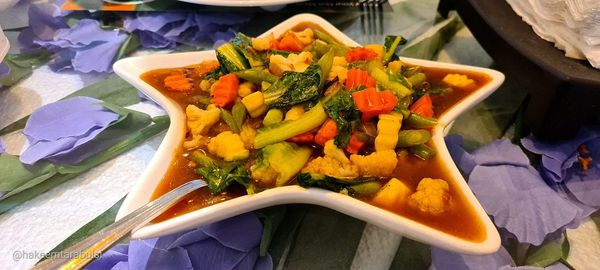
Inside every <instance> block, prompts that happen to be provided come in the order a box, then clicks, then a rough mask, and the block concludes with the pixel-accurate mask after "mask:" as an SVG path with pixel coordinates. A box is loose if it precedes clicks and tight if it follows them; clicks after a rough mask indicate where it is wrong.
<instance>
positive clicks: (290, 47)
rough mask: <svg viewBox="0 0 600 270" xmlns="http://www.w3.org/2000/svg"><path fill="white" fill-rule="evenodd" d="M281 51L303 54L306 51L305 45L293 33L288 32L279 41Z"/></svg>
mask: <svg viewBox="0 0 600 270" xmlns="http://www.w3.org/2000/svg"><path fill="white" fill-rule="evenodd" d="M277 47H278V49H279V50H284V51H292V52H301V51H302V50H303V49H304V43H302V41H300V39H298V37H296V35H295V34H294V33H292V32H287V33H286V34H285V35H284V36H283V37H282V38H281V40H280V41H279V44H278V46H277Z"/></svg>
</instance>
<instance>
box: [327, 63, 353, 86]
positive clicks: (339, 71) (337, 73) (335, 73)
mask: <svg viewBox="0 0 600 270" xmlns="http://www.w3.org/2000/svg"><path fill="white" fill-rule="evenodd" d="M335 77H338V80H339V82H340V83H343V82H345V81H346V79H348V69H347V68H345V67H342V66H332V67H331V71H330V72H329V74H328V75H327V80H330V81H331V80H333V79H335Z"/></svg>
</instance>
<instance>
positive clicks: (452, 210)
mask: <svg viewBox="0 0 600 270" xmlns="http://www.w3.org/2000/svg"><path fill="white" fill-rule="evenodd" d="M307 27H311V28H316V29H319V30H322V29H320V27H318V26H317V25H314V24H312V23H303V24H300V25H298V26H296V27H294V28H293V29H294V30H295V31H299V30H302V29H304V28H307ZM171 70H173V69H159V70H153V71H150V72H147V73H145V74H143V75H142V76H141V78H142V79H143V80H144V81H146V82H147V83H149V84H150V85H152V86H153V87H155V88H157V89H158V90H160V91H161V92H162V93H163V94H165V95H166V96H168V97H169V98H171V99H173V100H175V101H177V103H179V104H180V105H181V107H182V109H184V108H185V106H187V105H188V104H196V103H198V96H203V95H204V96H206V95H207V94H206V93H205V92H202V91H201V90H200V89H199V88H198V85H197V84H196V85H194V90H192V91H191V92H189V93H178V92H170V91H166V90H165V89H164V87H163V84H162V81H163V80H164V78H165V77H166V76H167V75H168V73H169V72H170V71H171ZM423 71H424V72H425V73H426V75H427V80H428V81H429V82H431V83H433V84H435V83H440V82H441V80H442V78H443V77H444V76H445V75H446V74H449V73H458V74H465V75H467V76H468V77H469V78H471V79H473V80H474V81H475V85H474V86H473V87H472V89H467V90H457V89H455V90H454V91H452V92H450V93H446V94H444V95H443V96H432V100H433V104H434V112H435V115H436V116H438V117H439V116H440V115H442V114H443V113H444V112H446V111H447V110H448V109H449V108H451V107H452V106H454V105H455V104H456V103H458V102H459V101H460V100H462V99H464V98H465V97H466V96H468V95H469V94H471V93H473V92H474V91H476V90H477V89H479V88H481V87H482V86H484V85H486V84H487V83H488V82H489V81H490V80H491V78H490V77H489V76H487V75H486V74H483V73H476V72H464V71H457V70H449V69H442V68H423ZM214 129H222V128H221V127H217V128H213V131H212V132H211V133H214ZM315 152H320V151H315ZM188 163H189V160H188V159H187V157H186V150H185V149H183V147H181V148H180V149H178V150H177V152H176V154H175V157H174V159H173V163H172V164H171V166H170V168H169V169H168V171H167V173H166V174H165V176H164V178H163V180H162V181H161V182H160V184H159V185H158V188H157V189H156V191H155V192H154V194H153V196H152V198H153V199H155V198H157V197H159V196H161V195H163V194H165V193H167V192H169V191H170V190H172V189H174V188H175V187H177V186H180V185H181V184H184V183H186V182H188V181H190V180H193V179H197V178H199V176H198V175H197V174H196V173H195V172H194V169H193V168H190V167H189V166H188ZM394 176H395V177H396V178H398V179H401V180H402V181H403V182H404V183H405V184H407V185H409V186H410V187H411V188H412V189H413V191H414V190H415V189H416V187H417V185H418V183H419V181H420V180H421V179H422V178H425V177H429V178H441V179H444V180H446V181H447V182H448V184H449V186H450V195H451V200H450V204H449V207H448V208H447V210H446V211H445V212H444V213H443V214H441V215H428V214H423V213H421V212H419V211H418V210H416V209H413V208H411V207H406V206H404V207H397V208H392V209H387V210H389V211H391V212H394V213H396V214H398V215H401V216H404V217H407V218H409V219H411V220H414V221H417V222H419V223H422V224H425V225H427V226H430V227H432V228H435V229H437V230H440V231H443V232H446V233H448V234H451V235H454V236H457V237H459V238H462V239H465V240H468V241H472V242H480V241H483V240H484V239H485V237H486V232H485V228H484V225H483V223H482V222H481V220H479V219H478V217H477V215H476V213H475V210H474V209H473V207H472V206H471V205H470V204H469V203H468V201H467V199H466V198H465V196H464V195H463V194H461V193H460V192H459V187H458V185H457V183H456V180H455V179H453V177H452V176H451V174H450V172H449V170H448V167H447V165H446V164H444V162H443V161H442V160H441V158H440V157H439V155H437V156H436V157H435V158H434V159H432V160H428V161H423V160H420V159H418V158H416V157H414V156H412V155H407V156H403V157H399V158H398V164H397V166H396V169H395V171H394ZM289 184H295V181H292V182H291V183H289ZM244 194H245V190H244V189H243V188H242V187H240V186H236V185H232V186H231V187H229V188H228V189H227V191H226V192H224V193H222V194H218V195H211V194H210V191H209V190H208V188H203V189H201V190H198V191H196V192H194V193H192V194H190V195H188V196H187V197H186V198H185V199H183V200H182V201H181V202H179V203H178V204H176V205H175V206H173V207H172V208H171V209H169V210H168V211H166V212H165V213H163V214H162V215H160V216H159V217H158V218H156V219H155V220H154V222H160V221H164V220H167V219H170V218H173V217H176V216H180V215H183V214H185V213H188V212H191V211H194V210H197V209H201V208H204V207H207V206H210V205H213V204H216V203H219V202H222V201H225V200H228V199H232V198H235V197H239V196H242V195H244ZM359 199H360V200H362V201H364V202H367V203H369V199H368V198H365V199H361V198H359Z"/></svg>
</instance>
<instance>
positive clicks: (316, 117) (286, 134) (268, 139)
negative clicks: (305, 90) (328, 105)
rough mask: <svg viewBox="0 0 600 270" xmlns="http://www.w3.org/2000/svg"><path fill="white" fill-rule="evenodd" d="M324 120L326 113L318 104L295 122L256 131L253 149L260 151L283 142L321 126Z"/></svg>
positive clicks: (281, 123) (289, 121)
mask: <svg viewBox="0 0 600 270" xmlns="http://www.w3.org/2000/svg"><path fill="white" fill-rule="evenodd" d="M325 120H327V113H326V112H325V109H323V105H322V104H321V102H318V103H317V104H316V105H315V106H314V107H312V108H311V109H310V110H309V111H308V112H306V113H304V114H303V115H302V116H301V117H300V118H298V119H296V120H288V121H283V122H279V123H277V124H272V125H270V126H266V127H263V128H260V129H258V130H257V134H256V137H254V148H256V149H260V148H263V147H265V146H267V145H269V144H273V143H277V142H281V141H285V140H287V139H289V138H291V137H294V136H296V135H299V134H302V133H304V132H307V131H310V130H312V129H314V128H317V127H319V126H321V124H323V122H325Z"/></svg>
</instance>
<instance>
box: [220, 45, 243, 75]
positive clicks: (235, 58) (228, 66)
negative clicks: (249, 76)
mask: <svg viewBox="0 0 600 270" xmlns="http://www.w3.org/2000/svg"><path fill="white" fill-rule="evenodd" d="M216 53H217V59H218V60H219V64H221V68H224V69H225V71H227V73H230V72H236V71H240V70H244V69H248V68H250V64H249V63H248V60H247V59H246V58H245V57H244V56H243V55H242V54H241V53H240V52H238V51H237V50H236V49H235V47H234V46H233V45H232V44H231V43H225V44H223V45H221V46H219V47H218V48H217V50H216Z"/></svg>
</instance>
